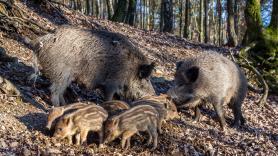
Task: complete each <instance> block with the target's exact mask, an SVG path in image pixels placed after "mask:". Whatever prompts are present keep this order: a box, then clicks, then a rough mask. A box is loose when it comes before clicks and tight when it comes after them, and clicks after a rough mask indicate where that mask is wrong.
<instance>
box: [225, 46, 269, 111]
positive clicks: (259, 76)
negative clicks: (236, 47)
mask: <svg viewBox="0 0 278 156" xmlns="http://www.w3.org/2000/svg"><path fill="white" fill-rule="evenodd" d="M255 45H256V43H251V44H250V46H247V47H245V48H243V49H242V50H241V51H240V55H239V56H238V57H239V59H240V61H239V60H238V59H236V58H235V57H234V55H233V54H232V53H231V52H230V55H231V57H232V60H233V61H234V62H235V63H238V64H239V65H240V66H241V67H242V68H245V69H247V70H249V71H251V72H252V73H254V74H255V75H256V78H257V79H258V81H257V82H258V83H260V85H262V87H263V88H256V87H254V86H253V85H251V84H250V83H248V89H249V90H250V91H252V92H256V93H260V94H263V95H262V97H261V99H260V101H259V102H258V104H259V105H260V106H263V105H264V104H265V103H266V101H267V97H268V92H269V87H268V85H267V83H266V81H265V79H264V78H263V75H262V74H261V73H260V72H259V71H258V70H257V69H256V68H255V67H254V66H252V65H251V64H250V63H249V61H248V60H247V59H246V58H245V57H243V56H242V55H241V54H242V52H247V51H248V50H250V49H251V48H252V47H254V46H255ZM241 60H243V61H244V62H243V61H241Z"/></svg>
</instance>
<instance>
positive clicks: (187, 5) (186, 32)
mask: <svg viewBox="0 0 278 156" xmlns="http://www.w3.org/2000/svg"><path fill="white" fill-rule="evenodd" d="M189 14H190V0H186V3H185V19H184V30H183V37H184V38H187V39H188V38H189V25H190V19H189V17H190V15H189Z"/></svg>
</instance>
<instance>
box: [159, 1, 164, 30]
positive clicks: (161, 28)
mask: <svg viewBox="0 0 278 156" xmlns="http://www.w3.org/2000/svg"><path fill="white" fill-rule="evenodd" d="M163 3H164V2H163V0H161V5H160V23H159V30H160V32H163V27H164V4H163Z"/></svg>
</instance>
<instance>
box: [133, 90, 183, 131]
mask: <svg viewBox="0 0 278 156" xmlns="http://www.w3.org/2000/svg"><path fill="white" fill-rule="evenodd" d="M167 97H168V96H167V95H165V94H161V95H160V96H147V97H143V98H141V99H140V100H136V101H134V102H132V103H131V106H138V105H150V106H152V107H154V108H155V109H156V111H157V112H158V113H159V122H158V131H159V133H162V130H161V126H162V122H165V121H166V120H169V119H173V118H176V117H178V112H177V108H176V106H175V105H174V104H173V103H172V102H171V101H170V100H168V99H167Z"/></svg>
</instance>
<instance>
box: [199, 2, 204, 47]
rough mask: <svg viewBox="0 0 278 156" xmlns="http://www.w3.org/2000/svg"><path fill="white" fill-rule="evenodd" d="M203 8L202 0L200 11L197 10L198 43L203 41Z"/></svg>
mask: <svg viewBox="0 0 278 156" xmlns="http://www.w3.org/2000/svg"><path fill="white" fill-rule="evenodd" d="M203 6H204V0H200V10H199V42H203V41H204V36H203V28H204V16H203V11H204V10H203V8H204V7H203Z"/></svg>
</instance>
